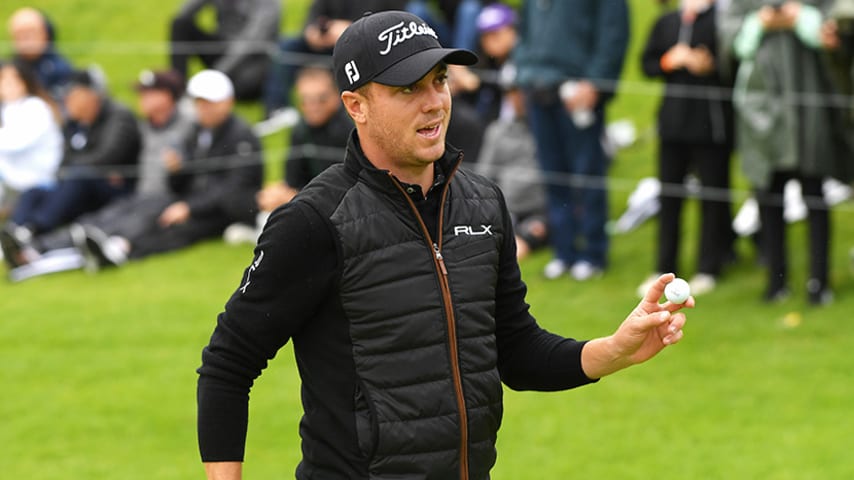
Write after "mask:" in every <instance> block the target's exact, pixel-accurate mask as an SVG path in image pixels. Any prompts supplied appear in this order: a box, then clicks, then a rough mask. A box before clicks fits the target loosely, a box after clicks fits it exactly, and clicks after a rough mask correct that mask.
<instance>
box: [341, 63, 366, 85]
mask: <svg viewBox="0 0 854 480" xmlns="http://www.w3.org/2000/svg"><path fill="white" fill-rule="evenodd" d="M344 73H346V74H347V80H349V81H350V85H352V84H354V83H356V82H357V81H359V79H360V78H362V76H361V75H359V69H358V68H356V61H355V60H350V61H349V62H347V64H346V65H344Z"/></svg>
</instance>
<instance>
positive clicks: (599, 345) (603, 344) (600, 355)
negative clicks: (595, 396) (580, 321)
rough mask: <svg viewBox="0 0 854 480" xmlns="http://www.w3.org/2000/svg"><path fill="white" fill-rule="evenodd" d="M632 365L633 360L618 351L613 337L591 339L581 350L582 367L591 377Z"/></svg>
mask: <svg viewBox="0 0 854 480" xmlns="http://www.w3.org/2000/svg"><path fill="white" fill-rule="evenodd" d="M630 366H632V362H631V361H630V360H629V358H628V357H626V356H625V355H621V354H620V352H619V351H617V348H616V347H615V346H614V342H613V338H612V337H603V338H597V339H594V340H590V341H589V342H587V343H586V344H584V348H583V349H582V350H581V369H582V370H583V371H584V374H585V375H587V376H588V377H589V378H602V377H604V376H606V375H610V374H612V373H614V372H617V371H619V370H622V369H624V368H627V367H630Z"/></svg>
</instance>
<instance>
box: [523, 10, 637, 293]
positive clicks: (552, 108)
mask: <svg viewBox="0 0 854 480" xmlns="http://www.w3.org/2000/svg"><path fill="white" fill-rule="evenodd" d="M518 32H519V43H518V44H517V46H516V50H515V51H514V56H513V58H514V63H515V65H516V69H517V76H516V83H517V84H518V85H519V86H520V87H521V88H522V90H523V91H524V92H525V95H526V97H527V99H528V100H527V101H528V109H527V110H528V120H529V122H530V125H531V132H532V133H533V135H534V138H535V139H536V142H537V158H538V159H539V162H540V168H542V170H543V172H544V175H545V177H546V182H547V192H548V203H549V224H550V227H551V244H552V246H553V248H554V259H553V260H552V261H550V262H549V263H548V264H547V265H546V269H545V271H544V274H545V276H546V277H547V278H550V279H554V278H558V277H560V276H562V275H563V274H565V273H567V272H569V273H571V274H572V277H573V278H574V279H576V280H579V281H584V280H589V279H591V278H593V277H596V276H598V275H600V274H601V273H602V272H603V271H604V269H605V268H606V267H607V263H608V235H607V233H606V231H605V223H606V220H607V216H608V198H607V197H608V195H607V189H606V185H605V182H606V179H605V175H606V173H607V167H608V163H609V159H608V158H607V155H606V153H605V151H604V150H603V148H602V141H601V140H602V135H603V133H604V128H605V105H606V104H607V102H608V100H609V99H611V97H612V96H613V94H614V91H615V83H616V81H617V79H618V78H619V76H620V71H621V70H622V66H623V58H624V56H625V53H626V48H627V45H628V39H629V11H628V6H627V4H626V1H625V0H574V1H557V0H528V1H526V2H525V3H524V5H523V6H522V10H521V18H520V20H519V26H518Z"/></svg>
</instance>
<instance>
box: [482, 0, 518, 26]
mask: <svg viewBox="0 0 854 480" xmlns="http://www.w3.org/2000/svg"><path fill="white" fill-rule="evenodd" d="M515 24H516V12H515V11H513V9H512V8H510V7H509V6H507V5H502V4H500V3H496V4H492V5H487V6H485V7H483V9H482V10H481V11H480V14H479V15H478V16H477V31H478V33H487V32H491V31H493V30H498V29H499V28H501V27H505V26H507V25H515Z"/></svg>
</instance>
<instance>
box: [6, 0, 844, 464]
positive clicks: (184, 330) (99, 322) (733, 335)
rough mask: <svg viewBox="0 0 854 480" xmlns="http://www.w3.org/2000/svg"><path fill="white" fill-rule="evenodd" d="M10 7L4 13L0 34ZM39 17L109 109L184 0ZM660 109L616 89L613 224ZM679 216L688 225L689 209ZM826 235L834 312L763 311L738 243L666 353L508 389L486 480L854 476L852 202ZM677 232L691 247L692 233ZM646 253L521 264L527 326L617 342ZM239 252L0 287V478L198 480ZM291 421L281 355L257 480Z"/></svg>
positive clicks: (291, 440) (294, 19)
mask: <svg viewBox="0 0 854 480" xmlns="http://www.w3.org/2000/svg"><path fill="white" fill-rule="evenodd" d="M15 3H16V2H14V1H13V2H2V3H0V18H6V17H7V16H8V13H9V11H11V10H12V9H13V8H14V7H15V6H16V5H15ZM631 3H632V5H633V7H634V10H633V14H634V19H633V25H634V27H633V28H634V32H633V34H634V35H633V50H632V52H631V54H630V57H629V61H628V62H627V66H626V78H627V79H630V80H639V79H640V76H639V73H638V69H637V63H636V60H635V59H636V58H637V50H638V44H639V43H640V42H641V41H642V39H643V37H644V35H645V34H646V31H647V28H648V26H649V22H650V21H651V19H652V18H653V16H654V15H655V14H656V9H655V8H652V7H651V6H650V5H651V2H649V1H647V0H633V1H632V2H631ZM33 4H35V5H37V6H40V7H43V8H45V9H46V10H48V11H50V12H52V15H53V17H54V19H55V21H56V22H57V24H59V27H60V35H61V39H62V40H63V41H64V42H66V43H65V44H63V45H64V46H63V50H64V51H67V52H68V53H69V54H70V55H71V56H72V58H74V60H75V62H76V63H78V64H86V63H89V62H93V61H97V62H98V63H100V64H101V65H102V66H103V67H104V68H105V70H106V71H107V73H108V74H109V76H110V79H111V83H112V85H113V90H114V92H115V93H116V95H117V96H119V97H120V98H122V99H124V100H126V101H128V102H129V103H132V101H133V100H132V99H133V96H132V92H131V91H130V88H129V85H130V83H131V82H132V81H133V79H134V78H135V76H136V74H137V72H138V71H139V70H140V69H141V68H145V67H151V66H157V65H165V62H166V56H165V48H163V47H157V48H155V49H153V50H151V49H150V48H151V47H150V46H146V47H145V48H146V50H145V51H146V52H150V53H139V50H140V47H139V46H136V47H131V48H129V49H126V47H125V46H123V45H120V44H117V43H115V42H117V41H121V42H142V43H145V42H151V41H152V39H162V38H165V32H166V19H167V17H168V15H169V14H170V13H171V12H172V11H174V9H175V8H176V7H175V5H176V4H177V2H167V1H164V0H156V1H150V2H136V3H127V2H111V1H108V0H88V1H84V0H62V1H61V0H52V1H44V0H42V1H37V2H33ZM304 4H305V1H299V2H298V1H295V0H288V1H287V5H288V9H289V10H288V11H287V12H286V15H285V27H284V28H285V29H286V30H293V29H295V28H296V25H298V24H299V18H300V15H301V13H302V12H303V11H304V10H300V9H301V8H304ZM295 5H297V7H295ZM294 8H296V10H293V9H294ZM0 35H5V33H0ZM4 39H5V37H4V36H0V40H4ZM95 42H111V43H95ZM66 46H67V47H66ZM2 48H3V47H0V54H2V53H3V52H4V51H5V50H3V49H2ZM105 49H106V50H105ZM131 51H132V52H131ZM652 91H655V89H654V88H653V89H652ZM655 103H656V99H655V97H654V96H650V95H648V94H631V93H623V94H621V95H620V96H619V97H618V99H617V101H616V102H615V103H614V105H613V107H612V109H611V117H612V118H631V119H633V120H634V121H635V122H636V124H637V125H638V127H639V130H640V133H641V139H640V141H639V142H638V143H637V144H636V145H635V146H633V147H631V148H629V149H627V150H624V151H623V152H621V154H620V156H619V157H618V159H617V161H616V162H615V165H614V168H613V169H612V172H611V177H612V179H613V180H612V186H613V192H612V195H611V200H612V204H611V211H612V216H613V217H616V216H617V215H618V214H619V213H620V211H621V210H622V208H623V206H624V205H625V199H626V196H627V195H628V189H629V188H631V186H632V185H633V183H634V181H636V179H638V178H640V177H643V176H646V175H651V174H653V173H654V165H653V161H652V158H653V155H654V138H653V137H652V136H651V134H650V133H649V132H650V131H651V130H650V128H651V119H652V116H653V112H654V109H655ZM241 112H242V113H243V114H244V115H246V116H247V117H251V118H252V119H256V118H257V115H258V113H259V112H258V109H257V108H256V107H254V106H251V105H244V106H241ZM282 145H283V142H282V141H281V139H277V140H274V141H268V143H267V146H268V148H269V149H270V150H271V153H270V154H269V155H268V160H269V161H270V164H271V165H273V166H275V164H276V163H278V160H277V158H278V154H274V153H272V150H274V149H276V148H281V147H282ZM274 175H275V174H274ZM688 210H689V213H690V216H691V222H693V214H694V210H695V209H694V208H689V209H688ZM834 220H835V230H834V235H833V251H832V260H831V261H832V264H833V266H834V267H833V268H834V272H833V276H834V283H835V284H836V286H837V290H838V300H837V302H836V303H835V304H833V305H832V306H830V307H827V308H823V309H808V308H805V307H804V301H803V295H802V294H801V292H800V291H799V290H796V292H797V294H796V296H795V297H794V298H793V299H792V300H790V301H788V302H787V303H785V304H783V305H778V306H765V305H761V304H759V303H758V302H757V300H756V298H757V297H758V295H759V293H760V291H761V288H762V284H763V275H762V272H761V271H760V270H759V269H757V268H755V267H754V266H753V265H752V258H753V254H754V253H753V251H752V249H751V246H750V245H749V244H747V243H746V242H745V243H742V244H740V245H739V249H740V251H741V253H742V260H741V261H740V263H739V264H738V265H736V266H735V267H734V268H733V269H732V270H731V271H730V273H729V275H728V276H727V278H726V281H725V282H723V284H722V285H721V286H720V288H719V289H718V290H717V291H715V292H714V293H713V294H711V295H708V296H707V297H703V298H701V299H700V302H699V303H700V307H699V308H698V309H697V310H695V311H694V312H691V314H690V320H691V324H690V326H689V327H688V331H687V333H688V336H687V337H686V339H685V341H684V342H683V343H682V344H680V345H679V346H678V347H677V348H674V349H672V350H669V351H667V352H665V353H664V354H663V355H662V356H661V357H660V358H658V359H656V360H655V361H654V362H652V363H651V364H648V365H644V366H640V367H636V368H634V369H632V370H631V371H629V372H624V373H622V374H618V375H616V376H614V377H613V378H609V379H607V380H604V381H602V382H600V384H599V385H595V386H591V387H586V388H584V389H582V390H580V391H576V392H564V393H552V394H540V393H516V392H508V393H507V396H506V415H505V421H504V425H503V427H502V432H501V436H500V439H499V461H498V465H497V467H496V469H495V472H494V478H496V479H498V480H501V479H519V478H567V477H573V478H629V479H633V478H637V479H645V478H672V479H682V478H722V479H723V478H725V479H729V478H773V479H808V478H821V479H826V478H851V477H852V476H854V463H852V462H851V461H850V460H849V456H848V455H847V450H848V445H849V444H850V432H851V431H852V430H854V420H852V416H851V415H850V408H849V407H848V406H847V405H848V403H849V402H848V399H850V398H851V397H852V396H854V386H852V383H851V382H850V380H849V376H848V371H849V370H850V366H851V360H850V353H849V352H850V351H851V350H852V349H854V338H852V333H854V332H852V330H854V327H852V326H851V323H850V315H849V314H848V312H849V311H848V308H851V307H852V306H854V301H852V295H851V290H852V281H851V272H850V271H849V269H848V259H847V249H848V247H849V246H850V240H849V239H850V238H852V233H854V232H853V231H854V227H852V214H851V211H850V205H846V206H845V208H840V209H837V211H835V212H834ZM805 233H806V232H805V230H804V228H803V225H797V226H796V227H794V228H792V229H790V239H791V252H792V255H791V258H792V266H793V278H792V280H793V285H794V286H799V285H802V283H803V280H804V265H805V264H806V256H805V253H806V252H805V249H806V248H807V247H806V243H805ZM687 236H688V237H689V238H688V239H686V241H687V242H691V243H688V244H689V245H694V243H693V239H694V235H692V234H689V235H687ZM653 241H654V226H653V224H647V225H645V226H643V227H642V228H640V229H639V230H637V231H635V232H632V233H631V234H629V235H626V236H621V237H616V238H614V241H613V249H612V256H611V261H612V264H613V268H612V269H611V270H609V273H608V275H607V276H606V277H605V278H603V279H601V280H598V281H595V282H591V283H588V284H583V285H575V284H571V283H569V282H568V281H561V282H554V283H546V282H544V281H543V280H541V279H540V278H539V276H538V273H539V270H540V269H541V268H542V266H543V264H544V263H545V262H546V261H547V260H548V258H547V254H545V253H543V254H539V255H537V256H535V257H533V258H531V259H530V260H528V261H526V262H524V263H523V265H522V267H523V273H524V275H525V278H526V280H527V281H528V283H529V287H530V294H529V302H530V303H531V304H532V305H533V307H532V308H533V311H534V313H535V314H536V315H537V317H538V318H539V319H540V321H541V323H542V324H543V325H544V326H546V328H549V329H550V330H553V331H556V332H561V333H571V334H573V335H575V336H577V337H578V338H587V337H591V336H596V335H601V334H604V333H607V332H609V331H610V330H611V329H612V328H613V327H614V326H615V325H616V323H617V322H619V321H620V319H621V318H622V317H623V316H624V315H625V313H626V312H627V311H628V310H629V309H630V308H631V307H632V306H633V305H634V303H635V299H634V297H633V291H634V288H635V286H636V284H637V283H638V282H639V281H640V280H641V279H642V278H643V277H644V276H645V274H646V273H647V270H648V269H649V267H650V266H651V265H652V259H651V256H652V252H653V249H652V243H653ZM691 255H692V250H691V249H686V251H685V252H684V253H683V258H684V260H685V262H686V263H685V264H686V266H687V267H689V268H690V267H691V266H692V262H691V261H690V259H691ZM250 256H251V252H250V250H249V249H248V248H246V247H239V248H231V247H227V246H224V245H222V244H220V243H219V242H209V243H206V244H204V245H201V246H199V247H195V248H192V249H189V250H187V251H184V252H180V253H176V254H170V255H164V256H160V257H156V258H152V259H150V260H146V261H143V262H139V263H136V264H134V265H132V266H129V267H127V268H125V269H122V270H120V271H112V272H104V273H103V274H101V275H98V276H89V275H86V274H84V273H69V274H63V275H57V276H54V277H51V278H42V279H36V280H33V281H30V282H27V283H24V284H20V285H14V286H12V285H8V284H6V285H3V284H0V304H2V306H3V310H4V313H5V314H6V316H5V319H4V328H2V329H0V365H2V367H0V385H3V388H4V394H5V395H3V399H2V400H0V418H2V419H3V427H2V428H0V446H2V448H0V461H2V463H3V464H4V470H3V471H4V474H3V476H4V478H5V477H8V478H27V479H58V478H65V477H69V476H71V477H76V478H88V479H102V478H103V479H107V478H123V479H136V478H139V479H143V478H144V479H150V478H158V479H187V478H201V477H202V474H201V469H200V467H199V465H198V456H197V453H196V447H195V433H194V414H195V405H194V394H195V392H194V389H195V374H194V372H193V370H194V368H195V367H196V366H197V364H198V362H199V351H200V348H201V346H202V345H204V343H205V341H206V340H207V337H208V335H209V334H210V330H211V328H212V326H213V319H214V316H215V315H216V313H217V312H218V311H219V310H220V308H221V306H222V304H223V303H224V301H225V300H226V299H227V297H228V295H229V294H230V292H231V291H232V290H233V289H234V288H235V287H236V285H237V282H238V281H239V277H240V274H241V272H242V269H243V268H244V267H245V265H246V264H247V263H248V262H249V260H250ZM786 319H788V320H792V319H795V320H798V319H800V324H799V326H796V327H792V326H791V325H792V323H791V322H788V323H787V322H786V321H784V320H786ZM795 323H796V322H795ZM787 325H790V326H787ZM299 408H300V407H299V397H298V378H297V376H296V372H295V369H294V368H293V359H292V355H291V353H290V350H289V349H287V348H286V349H284V350H283V351H282V352H281V354H280V355H279V357H278V358H277V359H275V360H274V361H273V362H272V364H271V369H270V370H269V371H268V372H267V374H265V375H264V376H263V377H261V379H259V381H258V382H257V384H256V387H255V389H254V391H253V402H252V407H251V415H252V419H253V422H252V424H251V425H250V434H249V446H248V452H249V454H248V461H249V463H248V464H247V471H248V477H249V478H274V477H281V476H285V477H287V476H290V472H291V471H292V467H293V466H294V465H295V463H296V461H297V460H298V458H299V452H298V441H297V435H296V429H297V422H298V412H299Z"/></svg>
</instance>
